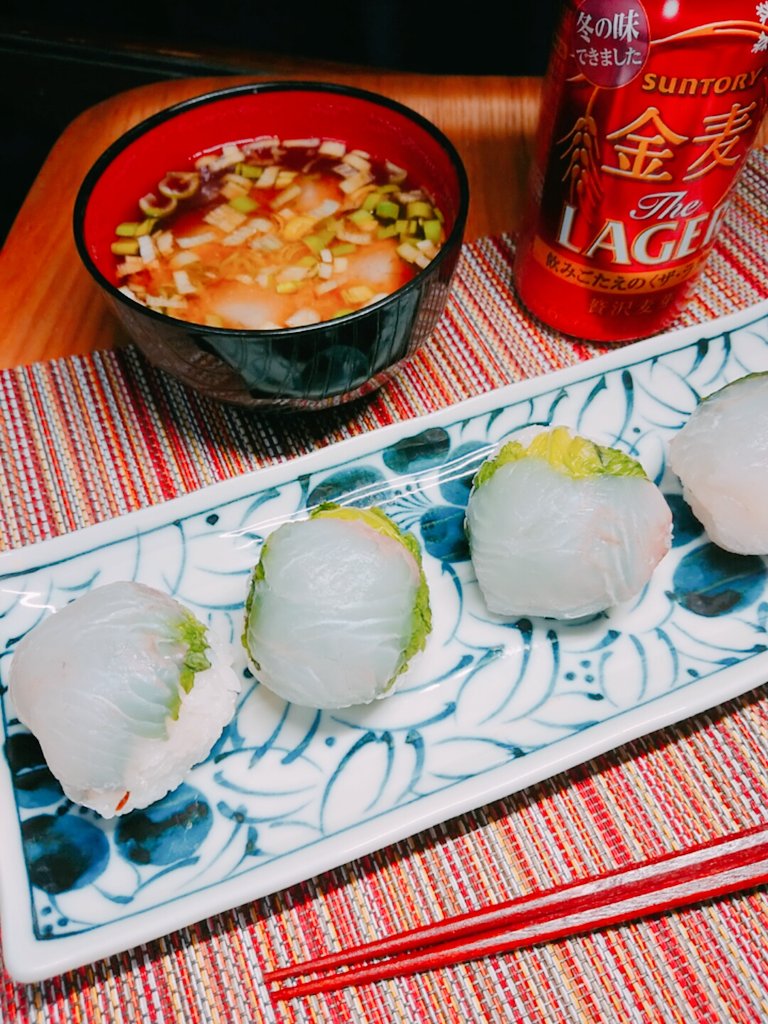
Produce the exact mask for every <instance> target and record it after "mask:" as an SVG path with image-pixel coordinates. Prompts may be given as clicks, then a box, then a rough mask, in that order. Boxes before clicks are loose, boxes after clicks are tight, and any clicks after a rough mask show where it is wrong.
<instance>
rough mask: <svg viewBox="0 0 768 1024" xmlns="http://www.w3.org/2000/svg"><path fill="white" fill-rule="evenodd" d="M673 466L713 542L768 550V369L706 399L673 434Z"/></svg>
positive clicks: (751, 551)
mask: <svg viewBox="0 0 768 1024" xmlns="http://www.w3.org/2000/svg"><path fill="white" fill-rule="evenodd" d="M669 464H670V468H671V469H672V470H673V471H674V472H675V473H676V474H677V476H678V477H679V478H680V481H681V483H682V485H683V497H684V498H685V500H686V501H687V502H688V504H689V505H690V507H691V509H692V510H693V513H694V515H695V516H696V518H697V519H698V520H699V521H700V522H701V524H702V526H703V527H704V529H705V530H706V531H707V534H708V536H709V539H710V540H712V541H713V542H714V543H715V544H717V545H718V547H721V548H724V549H725V550H726V551H733V552H735V553H736V554H739V555H765V554H768V372H764V373H751V374H747V375H746V376H744V377H739V378H738V379H736V380H734V381H732V382H731V383H730V384H726V385H725V386H724V387H722V388H720V389H719V390H718V391H715V392H714V393H713V394H711V395H709V396H708V397H707V398H704V399H702V401H701V402H700V403H699V404H698V405H697V406H696V408H695V409H694V411H693V412H692V413H691V415H690V417H689V418H688V419H687V420H686V422H685V423H684V424H683V426H682V427H681V428H680V430H679V431H678V432H677V433H676V434H675V436H674V437H673V438H672V440H671V442H670V444H669Z"/></svg>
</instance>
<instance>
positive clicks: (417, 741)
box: [0, 302, 768, 981]
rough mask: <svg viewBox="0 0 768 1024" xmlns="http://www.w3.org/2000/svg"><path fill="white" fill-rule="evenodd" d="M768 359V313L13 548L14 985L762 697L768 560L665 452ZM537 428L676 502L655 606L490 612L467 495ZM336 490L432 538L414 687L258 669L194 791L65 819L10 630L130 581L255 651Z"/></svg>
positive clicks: (0, 795) (3, 815)
mask: <svg viewBox="0 0 768 1024" xmlns="http://www.w3.org/2000/svg"><path fill="white" fill-rule="evenodd" d="M757 370H768V302H766V303H762V304H760V305H758V306H754V307H752V308H751V309H748V310H746V311H744V312H743V313H740V314H738V315H735V316H731V317H728V318H723V319H721V320H718V321H714V322H712V323H710V324H707V325H702V326H696V327H692V328H689V329H686V330H684V331H679V332H676V333H673V334H669V335H665V336H662V337H659V338H656V339H652V340H649V341H643V342H638V343H636V344H634V345H630V346H625V347H622V348H620V349H617V350H615V351H614V352H611V353H609V354H608V355H605V356H601V357H599V358H596V359H593V360H591V361H589V362H586V363H582V364H580V365H578V366H575V367H572V368H569V369H567V370H563V371H559V372H556V373H552V374H548V375H545V376H542V377H538V378H535V379H533V380H528V381H524V382H521V383H519V384H514V385H511V386H509V387H505V388H502V389H499V390H496V391H493V392H490V393H488V394H485V395H482V396H480V397H477V398H473V399H470V400H468V401H466V402H463V403H461V404H458V405H456V406H453V407H451V408H448V409H445V410H442V411H440V412H438V413H435V414H433V415H430V416H427V417H424V418H422V419H420V420H415V421H409V422H404V423H400V424H396V425H393V426H390V427H386V428H384V429H382V430H379V431H375V432H372V433H370V434H368V435H365V436H363V437H359V438H353V439H351V440H347V441H343V442H340V443H338V444H335V445H332V446H330V447H327V448H325V449H323V450H321V451H318V452H316V453H313V454H311V455H307V456H303V457H301V458H297V459H295V460H293V461H291V462H289V463H287V464H283V465H279V466H275V467H270V468H267V469H263V470H260V471H257V472H255V473H252V474H249V475H246V476H243V477H238V478H236V479H233V480H228V481H226V482H223V483H220V484H216V485H215V486H212V487H209V488H206V489H204V490H201V491H198V492H195V493H193V494H190V495H187V496H184V497H181V498H178V499H175V500H173V501H169V502H166V503H164V504H160V505H156V506H153V507H150V508H147V509H143V510H141V511H138V512H135V513H131V514H129V515H126V516H123V517H120V518H118V519H115V520H112V521H110V522H107V523H103V524H100V525H98V526H94V527H91V528H88V529H85V530H81V531H78V532H75V533H72V534H69V535H67V536H64V537H61V538H57V539H55V540H51V541H46V542H43V543H40V544H38V545H33V546H31V547H28V548H26V549H23V550H19V551H13V552H9V553H7V554H5V555H3V556H2V557H0V609H1V610H2V623H3V633H4V642H3V646H2V655H0V698H1V701H2V703H1V709H2V723H3V729H4V741H5V746H4V750H5V757H4V758H0V830H1V831H0V835H2V859H1V863H0V886H1V888H0V897H1V912H2V919H1V920H2V936H3V943H4V955H5V961H6V966H7V969H8V971H9V972H10V973H11V974H12V975H13V976H14V977H15V978H16V979H18V980H20V981H34V980H41V979H43V978H45V977H48V976H51V975H54V974H57V973H60V972H61V971H63V970H66V969H69V968H73V967H76V966H79V965H81V964H84V963H87V962H90V961H93V960H95V959H98V958H101V957H105V956H108V955H111V954H114V953H117V952H120V951H123V950H125V949H128V948H130V947H132V946H134V945H136V944H138V943H140V942H144V941H149V940H151V939H153V938H157V937H159V936H161V935H164V934H167V933H168V932H169V931H171V930H173V929H176V928H179V927H182V926H184V925H187V924H191V923H193V922H195V921H198V920H200V919H202V918H204V917H206V916H209V915H212V914H215V913H218V912H221V911H224V910H227V909H230V908H232V907H235V906H237V905H239V904H241V903H244V902H246V901H249V900H253V899H255V898H258V897H261V896H265V895H268V894H269V893H272V892H275V891H277V890H278V889H281V888H283V887H285V886H288V885H291V884H293V883H296V882H299V881H302V880H304V879H307V878H309V877H312V876H314V875H316V874H318V873H319V872H322V871H325V870H327V869H330V868H332V867H336V866H338V865H341V864H343V863H345V862H346V861H349V860H351V859H353V858H355V857H358V856H360V855H363V854H365V853H369V852H372V851H373V850H375V849H378V848H380V847H382V846H384V845H387V844H389V843H393V842H395V841H397V840H400V839H403V838H405V837H407V836H409V835H412V834H414V833H416V832H418V831H420V830H422V829H424V828H427V827H428V826H431V825H434V824H436V823H438V822H440V821H444V820H446V819H448V818H451V817H453V816H454V815H457V814H460V813H462V812H464V811H467V810H470V809H472V808H476V807H478V806H481V805H483V804H485V803H487V802H488V801H491V800H494V799H496V798H499V797H502V796H505V795H507V794H509V793H512V792H515V791H517V790H520V789H522V788H523V787H525V786H529V785H531V784H532V783H535V782H537V781H540V780H542V779H545V778H547V777H549V776H551V775H554V774H555V773H558V772H562V771H564V770H565V769H567V768H569V767H572V766H574V765H576V764H579V763H581V762H583V761H585V760H587V759H589V758H592V757H594V756H596V755H598V754H600V753H603V752H605V751H607V750H610V749H612V748H614V747H617V746H618V745H620V744H622V743H624V742H626V741H628V740H630V739H632V738H635V737H637V736H640V735H643V734H645V733H648V732H651V731H652V730H655V729H658V728H660V727H662V726H665V725H668V724H671V723H674V722H676V721H679V720H680V719H682V718H684V717H686V716H689V715H693V714H695V713H697V712H699V711H702V710H705V709H707V708H710V707H713V706H715V705H717V704H719V703H721V702H723V701H725V700H728V699H730V698H732V697H734V696H736V695H738V694H740V693H743V692H745V691H747V690H749V689H751V688H753V687H755V686H757V685H759V684H761V683H763V682H764V681H765V680H766V679H767V678H768V654H766V646H765V624H766V589H767V588H766V565H765V562H764V560H763V559H761V558H739V557H737V556H732V555H726V554H725V553H724V552H721V551H720V550H719V549H716V548H714V546H713V545H712V544H710V543H709V542H708V539H707V537H706V536H705V535H704V534H703V533H702V531H701V529H700V527H699V526H698V524H696V523H695V521H692V520H691V519H690V518H689V517H686V515H685V508H684V506H683V504H682V500H681V498H680V494H679V491H680V488H679V485H678V482H677V481H676V479H674V478H673V477H672V476H671V474H670V472H669V471H668V470H667V468H666V461H665V457H666V446H667V443H668V441H669V439H670V438H671V437H672V435H673V434H674V432H675V431H676V430H677V429H679V427H680V426H681V425H682V424H683V423H684V422H685V421H686V419H687V417H688V415H689V414H690V412H691V411H692V410H693V408H694V407H695V405H696V403H697V400H698V398H699V397H700V396H703V395H706V394H709V393H710V392H712V391H714V390H716V389H717V388H718V387H720V386H721V385H723V384H725V383H727V382H728V381H730V380H733V379H735V378H737V377H740V376H742V375H743V374H745V373H749V372H753V371H757ZM528 423H537V424H549V423H552V424H563V425H567V426H569V427H571V428H572V430H573V431H575V432H577V433H581V434H585V435H587V436H590V437H593V438H594V439H595V440H597V441H599V442H600V443H603V444H609V445H613V446H615V447H618V448H621V449H623V450H625V451H627V452H628V453H630V454H632V455H634V456H635V457H637V458H639V459H640V461H641V462H642V463H643V465H644V466H645V468H646V471H647V472H648V474H649V476H651V477H652V478H653V479H655V480H656V481H657V482H658V483H659V485H660V486H661V487H662V489H663V491H664V493H665V494H666V495H667V497H668V500H669V501H670V503H671V505H672V507H673V509H674V511H675V513H676V519H675V522H676V534H675V544H674V546H673V549H672V551H671V552H670V553H669V555H667V557H666V558H665V559H664V561H663V562H662V563H661V565H660V566H659V567H658V568H657V570H656V572H655V573H654V575H653V577H652V579H651V582H650V584H649V585H648V587H647V588H646V589H645V590H644V591H643V593H642V594H641V595H640V596H639V597H638V599H637V600H635V601H632V602H630V603H628V604H627V605H626V606H621V607H618V608H614V609H612V610H611V611H610V612H609V613H606V614H601V615H598V616H596V617H594V618H593V619H592V620H590V621H588V622H579V623H571V624H567V623H557V622H553V621H551V620H520V621H518V622H514V623H504V622H502V621H501V620H499V619H498V618H497V617H495V616H492V615H490V614H489V613H488V612H487V611H486V610H485V609H484V606H483V602H482V599H481V597H480V595H479V592H478V590H477V585H476V582H475V580H474V577H473V574H472V570H471V564H470V562H469V560H468V557H467V550H466V545H465V541H464V536H463V532H462V523H463V514H464V506H465V503H466V499H467V494H468V484H469V481H470V480H471V477H472V474H473V473H474V471H475V470H476V468H477V466H478V465H479V463H480V461H481V460H482V459H483V458H484V457H485V455H487V454H488V452H489V451H490V450H491V449H492V448H493V447H494V446H495V445H497V444H498V443H499V442H501V441H503V440H504V438H505V437H506V436H507V435H509V434H510V433H511V432H512V431H514V430H516V429H519V428H520V427H521V426H523V425H525V424H528ZM321 500H337V501H341V502H343V503H358V504H363V505H371V504H377V505H379V506H381V507H382V508H384V509H385V510H386V511H387V512H388V513H389V514H390V515H391V516H392V517H393V518H394V519H395V520H396V521H397V522H398V523H399V525H400V526H401V527H403V528H404V529H408V530H411V531H412V532H413V533H414V534H415V536H416V537H417V538H418V539H419V541H420V542H421V544H422V547H423V550H424V553H425V554H424V563H425V570H426V573H427V578H428V581H429V584H430V588H431V600H432V607H433V618H434V630H433V633H432V634H431V636H430V638H429V641H428V645H427V649H426V651H425V652H424V653H423V654H422V655H420V656H419V657H418V658H417V659H416V660H415V661H414V663H413V666H412V669H411V671H410V672H409V674H408V675H407V677H405V678H404V679H403V682H402V685H401V687H400V688H399V690H398V691H397V692H396V693H395V694H394V695H392V696H391V697H388V698H387V699H386V700H382V701H378V702H375V703H374V704H373V705H370V706H367V707H359V708H353V709H349V710H347V711H343V712H316V711H313V710H311V709H307V708H300V707H296V706H291V705H286V704H285V703H284V702H283V701H281V700H278V699H276V698H275V697H274V696H272V695H271V694H270V693H268V692H267V691H265V689H264V688H263V687H260V686H259V685H258V684H257V683H256V682H255V681H254V680H253V679H251V678H250V677H249V676H247V674H246V676H245V685H244V688H243V694H242V698H241V701H240V704H239V707H238V711H237V715H236V717H235V719H234V721H233V722H232V724H231V726H230V727H229V728H228V729H227V730H226V731H225V733H224V735H223V736H222V738H221V741H220V742H219V743H218V744H217V746H216V748H215V749H214V751H213V752H212V754H211V756H210V757H209V758H208V759H207V760H206V761H205V762H204V763H203V764H201V765H198V766H197V767H196V768H194V769H193V771H192V772H191V774H190V775H189V778H188V780H187V782H186V783H185V784H184V785H183V786H182V787H181V788H180V789H179V790H177V791H176V793H174V794H172V795H171V796H170V797H168V798H166V800H164V801H160V802H159V803H158V804H156V805H155V806H154V807H153V808H151V809H149V811H148V812H147V813H146V814H145V813H144V812H134V813H133V814H132V815H129V816H126V817H125V818H122V819H117V820H116V821H115V820H113V821H110V822H105V821H103V820H102V819H101V818H99V817H98V816H97V815H95V814H93V813H91V812H89V811H84V810H83V809H82V808H78V807H74V806H72V805H71V804H69V803H68V802H67V801H66V800H65V799H64V798H63V796H62V794H61V791H60V789H59V788H58V786H57V784H56V783H55V781H54V780H53V779H52V777H51V776H50V775H49V774H48V773H47V771H46V768H45V766H44V764H42V763H41V760H40V756H39V748H36V746H35V743H34V742H33V741H32V740H31V737H30V736H29V734H28V733H26V731H25V730H24V729H23V727H22V726H21V725H20V724H19V723H18V721H17V719H16V718H15V716H14V710H13V708H12V707H11V706H10V701H9V698H8V695H7V693H6V685H7V678H8V668H9V663H10V660H11V658H12V655H13V649H14V645H15V643H16V642H17V641H18V639H19V638H20V637H22V636H23V635H24V634H25V633H27V632H28V631H29V629H31V628H32V627H33V626H34V625H35V623H36V622H37V621H38V620H39V618H40V617H41V616H42V615H45V614H48V613H49V612H50V611H51V610H53V609H56V608H59V607H61V606H62V605H64V604H65V603H67V602H68V601H70V600H71V599H72V598H73V597H76V596H77V595H78V594H80V593H83V592H84V591H86V590H88V589H89V588H91V587H94V586H97V585H100V584H104V583H107V582H110V581H113V580H118V579H135V580H140V581H142V582H144V583H147V584H149V585H152V586H155V587H158V588H160V589H162V590H164V591H165V592H167V593H171V594H173V595H174V596H175V597H177V598H178V599H179V600H180V601H182V602H183V603H184V604H186V605H187V606H188V607H189V608H190V609H191V610H192V611H194V612H195V613H196V614H197V615H198V617H200V618H201V619H203V620H205V621H209V622H210V623H212V624H213V625H215V627H216V628H217V629H218V630H219V632H223V633H224V635H225V636H226V637H228V638H229V639H230V640H231V642H232V643H233V645H235V646H237V645H238V643H239V636H240V631H241V626H242V614H243V601H244V598H245V595H246V590H247V585H248V576H249V572H250V570H251V568H252V566H253V565H254V563H255V562H256V561H257V559H258V555H259V549H260V545H261V543H262V541H263V539H264V537H265V536H266V535H267V534H268V533H269V532H270V531H271V530H272V529H274V528H275V527H276V526H277V525H279V524H280V523H281V522H284V521H285V520H286V519H289V518H295V517H297V516H303V515H304V514H305V513H306V508H307V507H308V506H309V505H313V504H316V503H317V502H319V501H321ZM240 667H241V668H243V670H244V659H242V658H241V660H240ZM23 836H24V837H26V842H25V841H24V840H23V838H22V837H23Z"/></svg>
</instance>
